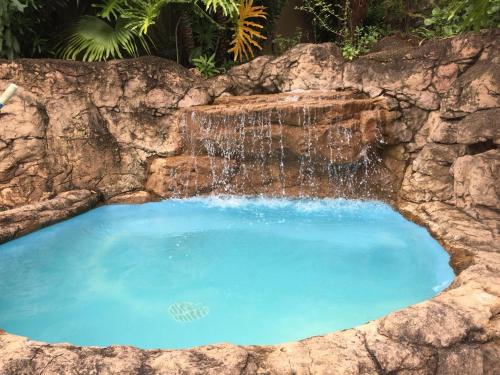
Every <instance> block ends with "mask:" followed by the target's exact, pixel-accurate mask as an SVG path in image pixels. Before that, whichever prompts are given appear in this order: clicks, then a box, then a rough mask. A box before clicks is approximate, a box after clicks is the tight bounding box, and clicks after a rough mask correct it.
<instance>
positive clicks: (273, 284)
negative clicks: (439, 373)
mask: <svg viewBox="0 0 500 375" xmlns="http://www.w3.org/2000/svg"><path fill="white" fill-rule="evenodd" d="M448 261H449V256H448V254H447V253H446V252H445V251H444V250H443V249H442V247H441V246H440V245H439V244H438V243H437V242H436V241H435V240H434V239H433V238H432V237H431V236H430V235H429V234H428V233H427V231H426V230H425V229H424V228H422V227H419V226H417V225H416V224H414V223H412V222H410V221H408V220H406V219H405V218H403V217H402V216H401V215H400V214H399V213H397V212H396V211H394V210H393V209H392V208H391V207H390V206H388V205H386V204H383V203H380V202H369V201H348V200H334V199H321V200H308V199H298V200H294V199H267V198H245V197H206V198H190V199H172V200H165V201H162V202H156V203H148V204H143V205H113V206H102V207H99V208H96V209H94V210H92V211H89V212H87V213H85V214H82V215H79V216H77V217H74V218H72V219H70V220H67V221H64V222H62V223H59V224H56V225H52V226H50V227H47V228H44V229H41V230H39V231H37V232H34V233H31V234H29V235H27V236H24V237H21V238H19V239H16V240H14V241H11V242H8V243H6V244H3V245H0V328H2V329H5V330H7V331H9V332H10V333H14V334H19V335H24V336H28V337H30V338H31V339H35V340H42V341H47V342H70V343H73V344H76V345H99V346H105V345H111V344H124V345H134V346H138V347H141V348H160V347H161V348H186V347H191V346H196V345H203V344H211V343H220V342H231V343H235V344H274V343H279V342H284V341H291V340H297V339H302V338H305V337H309V336H313V335H320V334H324V333H328V332H331V331H335V330H340V329H344V328H349V327H353V326H355V325H359V324H362V323H364V322H366V321H368V320H371V319H375V318H378V317H380V316H383V315H385V314H387V313H389V312H391V311H394V310H397V309H400V308H403V307H405V306H408V305H411V304H413V303H416V302H419V301H423V300H426V299H429V298H431V297H432V296H434V295H435V294H437V293H438V292H439V291H441V290H442V289H444V288H445V287H446V286H448V285H449V283H450V282H451V281H452V279H453V277H454V274H453V271H452V269H451V268H450V266H449V265H448Z"/></svg>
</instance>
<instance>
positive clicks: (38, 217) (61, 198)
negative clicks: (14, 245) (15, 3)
mask: <svg viewBox="0 0 500 375" xmlns="http://www.w3.org/2000/svg"><path fill="white" fill-rule="evenodd" d="M98 201H99V196H98V194H96V193H95V192H92V191H89V190H72V191H67V192H64V193H60V194H58V195H57V196H55V197H54V198H52V199H48V200H46V201H41V202H37V203H32V204H28V205H25V206H21V207H18V208H13V209H11V210H6V211H2V212H0V243H2V242H5V241H8V240H10V239H13V238H15V237H18V236H20V235H23V234H26V233H29V232H31V231H33V230H35V229H38V228H40V227H44V226H47V225H50V224H53V223H56V222H58V221H61V220H64V219H67V218H69V217H72V216H75V215H77V214H79V213H81V212H84V211H87V210H89V209H90V208H92V207H94V206H95V205H96V204H97V202H98Z"/></svg>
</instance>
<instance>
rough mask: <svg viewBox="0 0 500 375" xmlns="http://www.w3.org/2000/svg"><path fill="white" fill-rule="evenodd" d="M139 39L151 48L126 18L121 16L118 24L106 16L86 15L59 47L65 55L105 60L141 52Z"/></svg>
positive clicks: (91, 59) (60, 51)
mask: <svg viewBox="0 0 500 375" xmlns="http://www.w3.org/2000/svg"><path fill="white" fill-rule="evenodd" d="M138 42H139V43H140V44H141V45H142V46H143V47H144V49H145V50H146V51H147V52H148V51H149V48H148V45H147V43H146V41H145V40H144V38H142V37H141V36H140V35H139V34H138V33H136V32H135V31H133V30H130V29H128V28H127V24H126V22H125V21H124V20H123V19H121V18H120V19H118V20H117V21H116V24H115V26H114V27H112V26H110V25H109V24H108V23H106V22H105V21H104V20H103V19H101V18H98V17H94V16H83V17H82V18H81V19H80V20H79V21H78V22H77V24H76V26H75V28H74V29H73V31H72V33H71V35H70V36H69V37H68V38H67V40H66V41H65V44H64V46H63V47H61V48H60V49H59V54H60V55H61V57H62V58H64V59H69V60H75V59H77V58H81V59H82V60H83V61H102V60H107V59H109V58H122V57H123V56H124V53H126V54H127V55H128V56H137V55H138V50H139V49H138Z"/></svg>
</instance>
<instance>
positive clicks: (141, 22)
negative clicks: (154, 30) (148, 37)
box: [112, 0, 172, 35]
mask: <svg viewBox="0 0 500 375" xmlns="http://www.w3.org/2000/svg"><path fill="white" fill-rule="evenodd" d="M112 1H117V0H112ZM169 2H170V3H172V1H169V0H128V1H126V2H125V4H126V6H125V7H124V8H123V9H122V10H121V12H120V18H123V19H124V20H126V28H127V29H129V30H131V31H134V32H137V33H138V34H139V35H145V34H146V33H147V32H148V29H149V28H150V27H151V26H152V25H154V24H155V21H156V19H157V18H158V16H159V15H160V11H161V9H162V8H163V6H164V5H165V4H167V3H169Z"/></svg>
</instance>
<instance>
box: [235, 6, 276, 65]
mask: <svg viewBox="0 0 500 375" xmlns="http://www.w3.org/2000/svg"><path fill="white" fill-rule="evenodd" d="M265 9H266V8H265V7H264V6H262V5H257V6H254V5H253V0H241V1H240V6H239V10H238V12H239V15H238V19H237V21H236V25H235V30H234V34H233V40H232V41H231V45H232V47H231V48H230V49H229V51H228V52H230V53H233V54H234V61H236V60H240V61H243V60H244V59H246V60H249V59H250V58H253V57H254V53H253V48H254V47H255V48H257V49H262V46H261V45H260V44H259V42H258V41H257V40H258V39H260V40H264V39H267V38H266V37H265V36H264V35H262V33H261V32H260V30H261V29H262V28H263V27H264V26H262V25H260V24H258V23H256V22H253V21H250V19H251V18H264V19H266V18H267V13H266V11H265Z"/></svg>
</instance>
